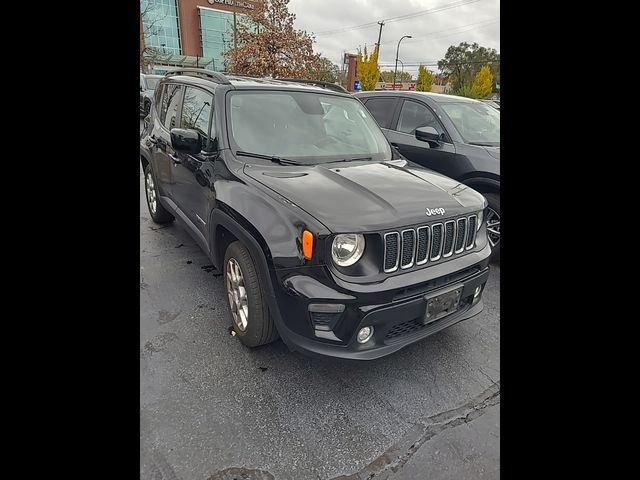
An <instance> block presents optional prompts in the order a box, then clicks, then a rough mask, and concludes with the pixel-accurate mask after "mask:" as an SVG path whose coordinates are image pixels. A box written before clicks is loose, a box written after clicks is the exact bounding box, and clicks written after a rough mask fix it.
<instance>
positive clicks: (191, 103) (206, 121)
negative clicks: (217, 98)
mask: <svg viewBox="0 0 640 480" xmlns="http://www.w3.org/2000/svg"><path fill="white" fill-rule="evenodd" d="M212 106H213V96H212V95H211V94H210V93H207V92H205V91H204V90H200V89H199V88H193V87H186V88H185V91H184V102H183V104H182V121H181V123H180V126H181V128H190V129H193V130H197V131H198V132H199V133H200V135H202V138H203V139H204V140H205V142H206V144H208V143H209V140H210V135H209V132H210V131H212V130H213V129H211V128H210V127H211V124H210V118H211V109H212Z"/></svg>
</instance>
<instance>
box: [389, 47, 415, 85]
mask: <svg viewBox="0 0 640 480" xmlns="http://www.w3.org/2000/svg"><path fill="white" fill-rule="evenodd" d="M405 38H413V37H412V36H411V35H405V36H403V37H402V38H401V39H400V40H398V48H396V68H395V69H394V70H393V88H392V90H395V89H396V75H397V74H398V52H399V51H400V42H401V41H402V40H403V39H405Z"/></svg>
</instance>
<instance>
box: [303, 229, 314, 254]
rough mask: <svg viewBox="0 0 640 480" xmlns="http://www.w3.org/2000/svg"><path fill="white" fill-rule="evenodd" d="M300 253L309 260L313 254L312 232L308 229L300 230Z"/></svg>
mask: <svg viewBox="0 0 640 480" xmlns="http://www.w3.org/2000/svg"><path fill="white" fill-rule="evenodd" d="M302 253H303V254H304V258H306V259H307V260H311V257H312V256H313V233H311V232H310V231H309V230H305V231H303V232H302Z"/></svg>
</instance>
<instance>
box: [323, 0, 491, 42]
mask: <svg viewBox="0 0 640 480" xmlns="http://www.w3.org/2000/svg"><path fill="white" fill-rule="evenodd" d="M480 1H481V0H457V1H455V2H452V3H447V4H444V5H440V6H438V7H433V8H428V9H427V10H421V11H419V12H414V13H408V14H405V15H399V16H397V17H392V18H388V19H384V21H385V22H397V21H400V20H406V19H408V18H413V17H417V16H420V15H428V14H429V13H435V12H441V11H443V10H448V9H450V8H456V7H462V6H464V5H468V4H470V3H476V2H480ZM377 24H378V22H376V21H373V22H367V23H362V24H360V25H354V26H351V27H343V28H334V29H332V30H325V31H322V32H316V33H314V35H316V36H318V35H334V34H336V33H343V32H347V31H350V30H360V29H362V28H370V27H373V26H374V25H377Z"/></svg>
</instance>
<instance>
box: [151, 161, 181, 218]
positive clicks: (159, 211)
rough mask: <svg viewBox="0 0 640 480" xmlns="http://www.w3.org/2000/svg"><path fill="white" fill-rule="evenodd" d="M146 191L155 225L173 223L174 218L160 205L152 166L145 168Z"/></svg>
mask: <svg viewBox="0 0 640 480" xmlns="http://www.w3.org/2000/svg"><path fill="white" fill-rule="evenodd" d="M144 189H145V193H146V197H147V207H148V208H149V213H150V214H151V219H152V220H153V221H154V222H155V223H159V224H163V223H169V222H173V220H174V216H173V215H171V214H170V213H169V212H168V211H167V210H166V209H165V208H164V207H163V206H162V204H161V203H160V198H159V195H158V185H157V183H156V179H155V177H154V175H153V170H151V165H150V164H149V165H147V166H146V167H145V168H144Z"/></svg>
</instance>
